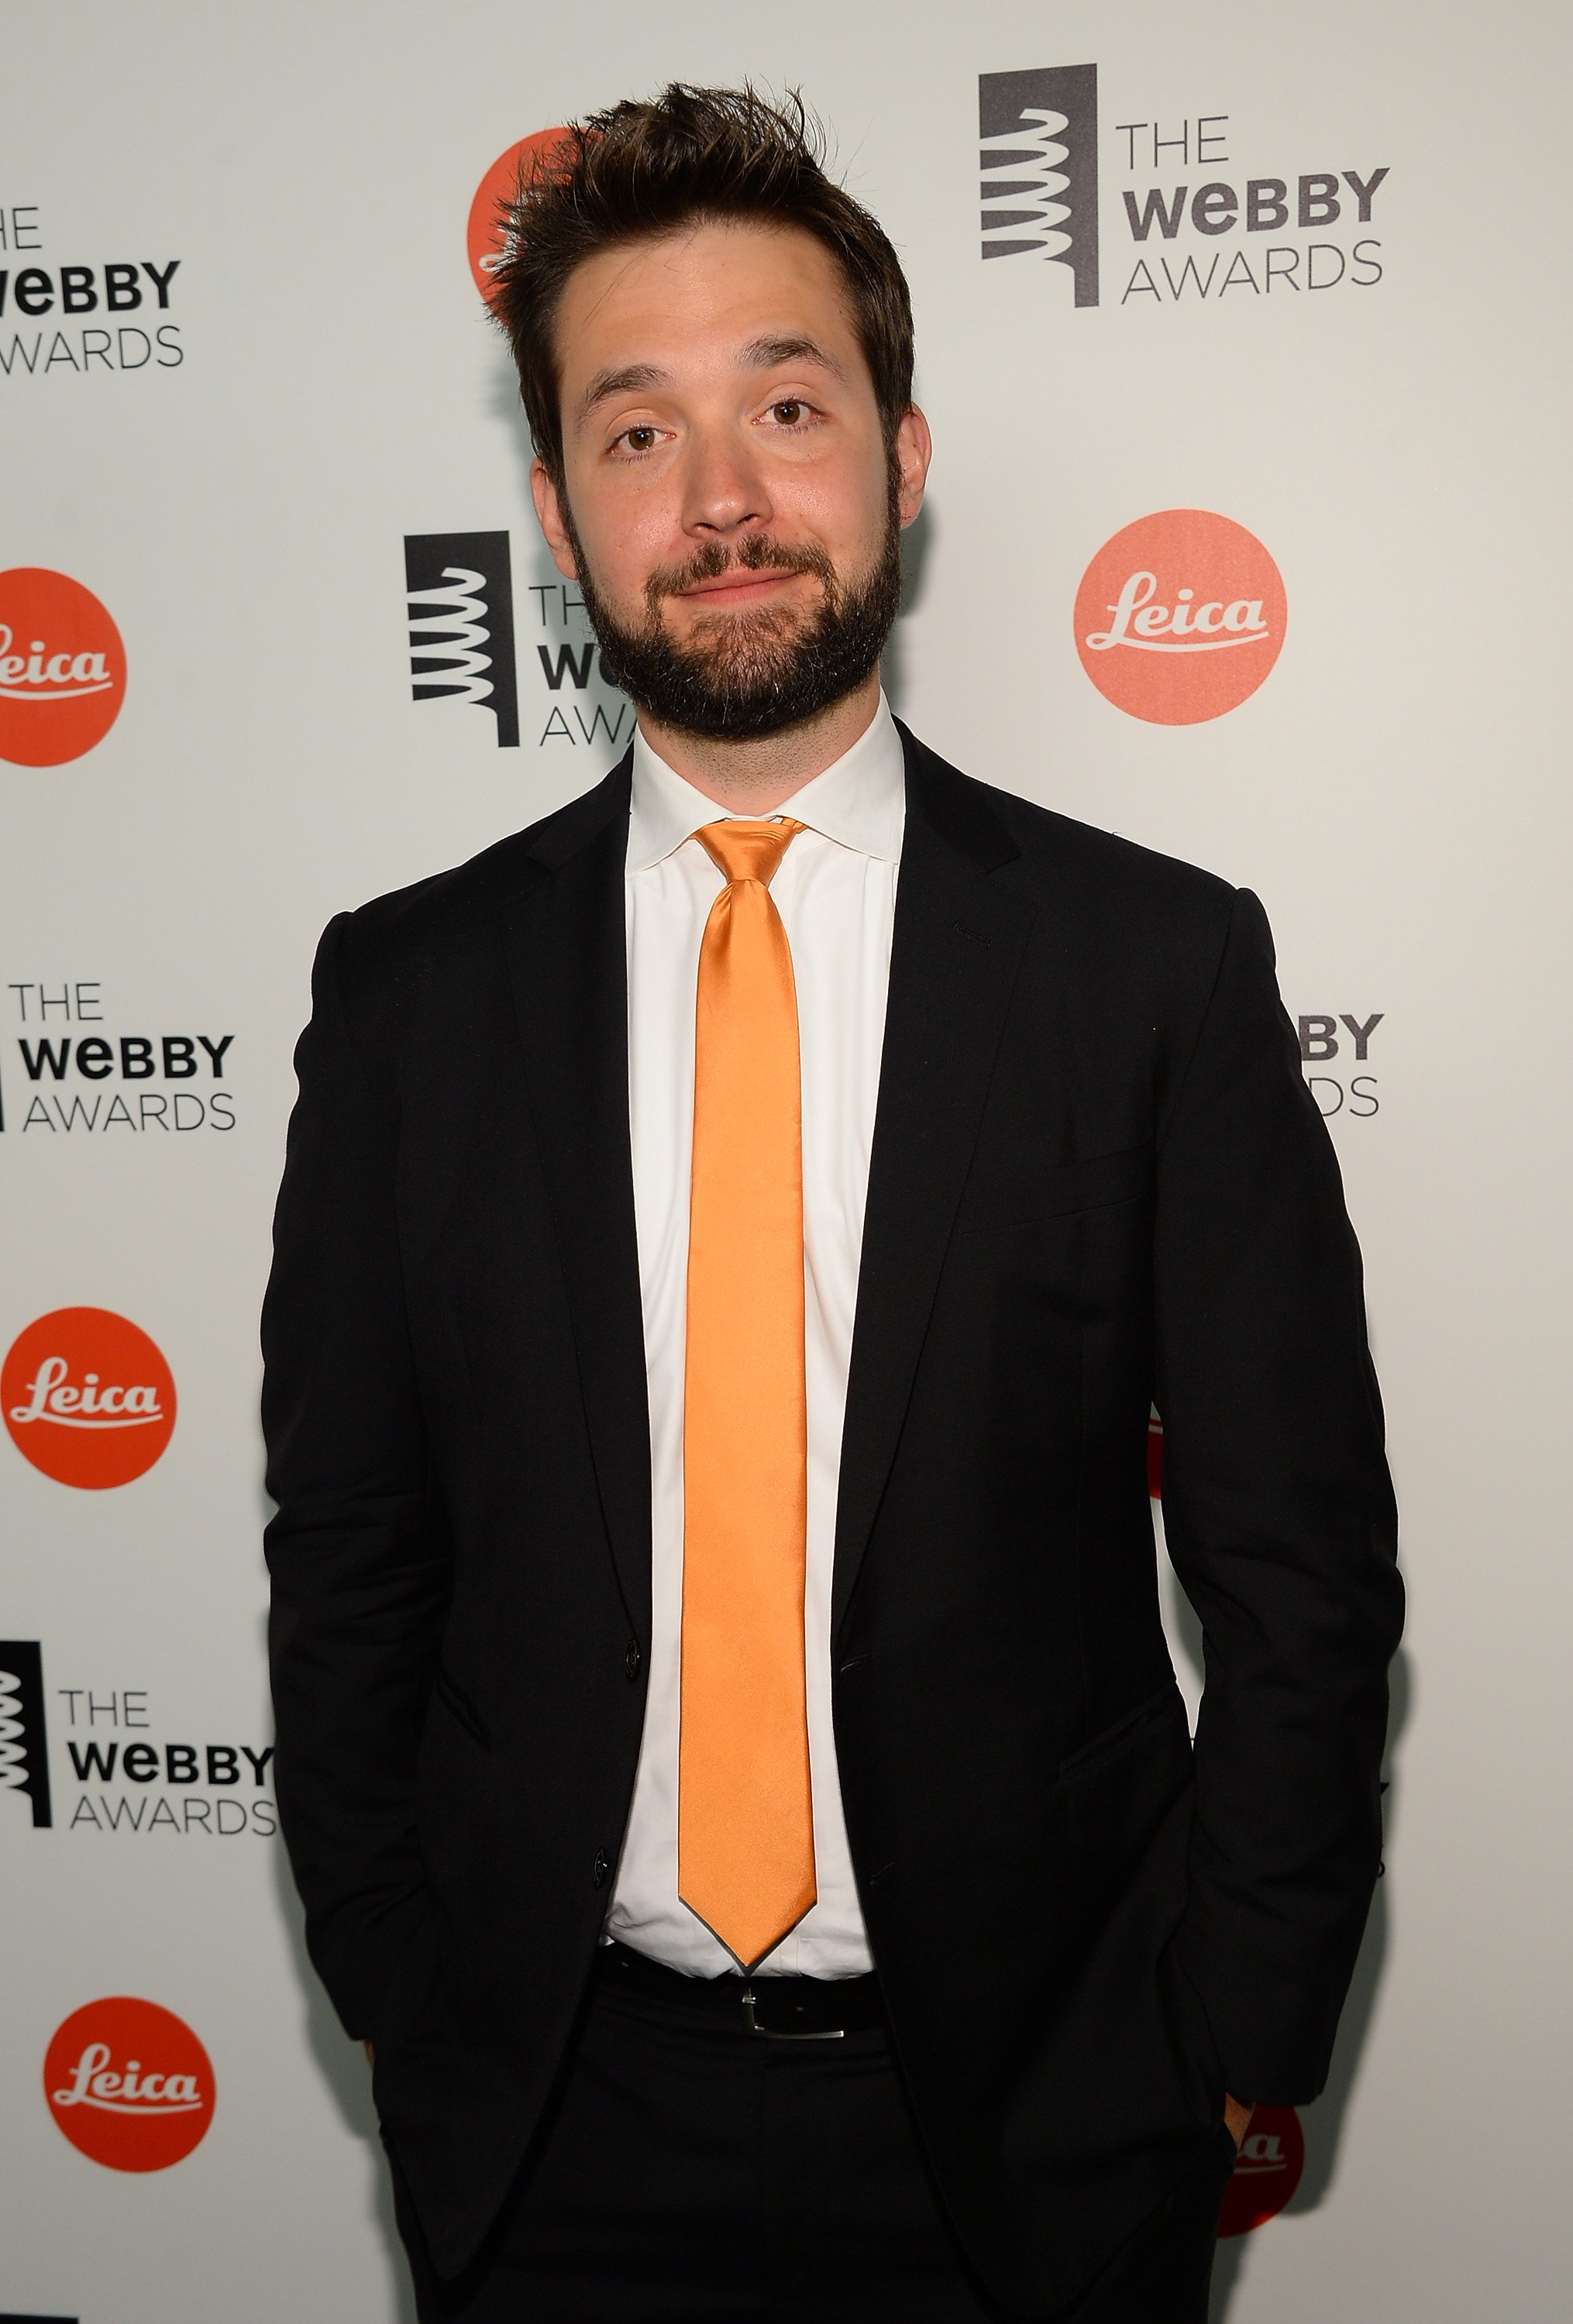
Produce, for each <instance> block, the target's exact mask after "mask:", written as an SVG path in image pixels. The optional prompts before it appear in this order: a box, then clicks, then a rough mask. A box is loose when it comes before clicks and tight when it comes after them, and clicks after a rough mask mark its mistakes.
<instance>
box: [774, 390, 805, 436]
mask: <svg viewBox="0 0 1573 2324" xmlns="http://www.w3.org/2000/svg"><path fill="white" fill-rule="evenodd" d="M770 416H771V418H772V419H773V420H779V422H780V423H781V425H782V427H783V428H797V427H800V425H801V423H802V422H803V421H804V420H806V419H807V418H808V416H809V407H808V405H807V404H806V403H805V402H804V401H803V399H802V397H801V396H800V395H783V396H782V397H781V399H780V400H779V401H777V402H775V403H773V404H772V405H771V407H770Z"/></svg>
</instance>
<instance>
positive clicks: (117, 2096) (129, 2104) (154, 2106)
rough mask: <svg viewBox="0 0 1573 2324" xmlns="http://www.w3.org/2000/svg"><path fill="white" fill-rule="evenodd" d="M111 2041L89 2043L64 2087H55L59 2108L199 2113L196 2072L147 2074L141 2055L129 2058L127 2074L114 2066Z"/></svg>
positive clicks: (52, 2095)
mask: <svg viewBox="0 0 1573 2324" xmlns="http://www.w3.org/2000/svg"><path fill="white" fill-rule="evenodd" d="M110 2058H111V2052H110V2049H109V2044H108V2043H107V2042H89V2043H88V2046H87V2048H86V2049H85V2050H84V2051H83V2052H82V2054H81V2056H80V2057H79V2059H78V2060H77V2062H76V2065H75V2067H74V2068H73V2070H72V2073H71V2079H70V2081H69V2085H68V2086H67V2088H66V2089H63V2090H52V2091H51V2093H50V2102H51V2105H53V2106H58V2107H75V2106H89V2107H97V2108H98V2109H99V2111H100V2113H102V2114H138V2115H143V2116H152V2115H160V2114H199V2113H200V2112H201V2110H202V2098H201V2094H200V2092H199V2090H198V2088H197V2077H196V2075H195V2074H144V2073H143V2070H142V2061H141V2059H140V2058H128V2059H127V2061H126V2063H125V2071H124V2073H115V2072H113V2071H112V2070H111V2066H110Z"/></svg>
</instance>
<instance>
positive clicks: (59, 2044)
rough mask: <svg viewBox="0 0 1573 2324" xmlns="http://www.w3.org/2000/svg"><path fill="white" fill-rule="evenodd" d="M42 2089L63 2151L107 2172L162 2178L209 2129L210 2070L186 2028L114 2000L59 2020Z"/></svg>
mask: <svg viewBox="0 0 1573 2324" xmlns="http://www.w3.org/2000/svg"><path fill="white" fill-rule="evenodd" d="M43 2089H44V2096H45V2098H47V2099H48V2100H49V2109H50V2112H51V2114H52V2115H53V2116H54V2118H55V2120H56V2122H57V2123H58V2124H59V2125H60V2129H61V2130H62V2131H63V2132H64V2134H65V2135H66V2136H67V2137H68V2138H69V2140H70V2142H71V2144H72V2145H73V2146H74V2147H76V2148H77V2149H78V2150H79V2153H83V2154H86V2155H88V2156H89V2157H90V2158H91V2160H92V2161H93V2162H95V2163H103V2164H104V2165H105V2167H106V2169H107V2170H110V2171H167V2170H168V2169H169V2167H170V2165H171V2163H180V2162H183V2161H184V2159H185V2157H186V2156H187V2155H188V2154H190V2152H191V2149H192V2148H193V2147H194V2146H199V2145H200V2144H201V2142H202V2140H203V2139H204V2137H206V2135H207V2132H208V2124H209V2123H210V2122H211V2121H212V2119H213V2099H214V2084H213V2068H212V2065H211V2063H210V2062H209V2061H208V2052H207V2051H206V2050H204V2048H203V2047H202V2044H201V2043H200V2042H199V2041H198V2039H197V2036H196V2035H195V2034H194V2033H192V2031H191V2029H190V2026H189V2025H186V2024H182V2022H181V2021H180V2018H178V2017H177V2016H176V2015H174V2013H173V2011H172V2010H168V2009H161V2008H160V2006H159V2005H158V2003H157V2002H156V2001H136V2000H134V1999H132V1998H130V1997H128V1996H126V1995H124V1994H122V1995H118V1996H116V1997H114V1998H112V1999H110V2000H106V2001H90V2002H88V2005H87V2007H86V2008H85V2009H78V2010H75V2011H74V2012H73V2013H72V2015H70V2016H69V2017H68V2018H67V2019H66V2022H65V2024H63V2025H62V2026H61V2027H60V2030H59V2032H58V2033H56V2035H55V2037H54V2039H53V2041H52V2042H51V2043H50V2045H49V2051H48V2054H47V2055H46V2057H45V2059H44V2061H43Z"/></svg>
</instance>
